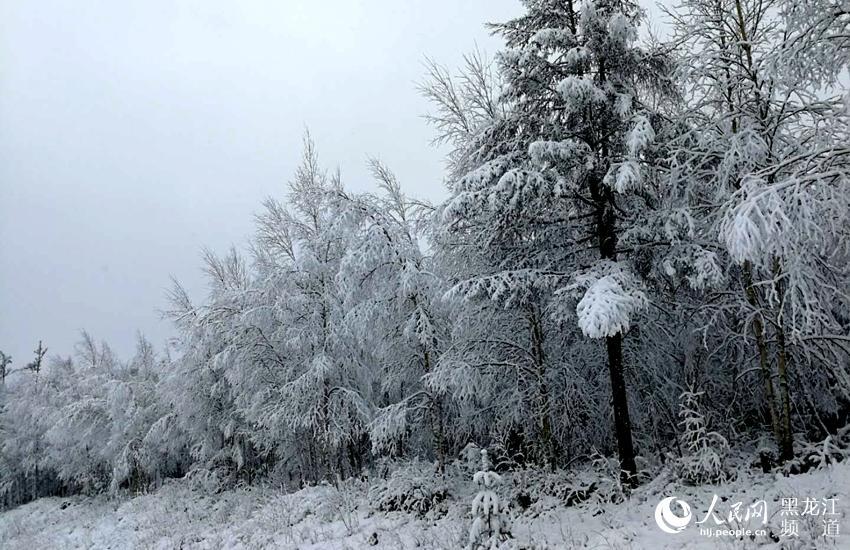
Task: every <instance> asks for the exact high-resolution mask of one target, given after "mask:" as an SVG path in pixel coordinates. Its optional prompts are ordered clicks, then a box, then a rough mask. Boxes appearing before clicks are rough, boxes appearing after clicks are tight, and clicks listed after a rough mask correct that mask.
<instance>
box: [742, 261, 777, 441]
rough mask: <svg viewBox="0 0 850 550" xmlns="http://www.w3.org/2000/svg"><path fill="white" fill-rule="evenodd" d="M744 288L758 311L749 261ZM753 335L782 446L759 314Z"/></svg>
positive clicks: (774, 423) (745, 269)
mask: <svg viewBox="0 0 850 550" xmlns="http://www.w3.org/2000/svg"><path fill="white" fill-rule="evenodd" d="M744 287H745V289H744V290H745V292H746V296H747V302H748V303H749V304H750V306H752V308H753V309H755V310H758V299H757V297H756V289H755V287H754V286H753V267H752V264H751V263H750V262H749V261H747V262H744ZM753 335H754V336H755V338H756V348H757V349H758V353H759V370H760V371H761V376H762V382H763V383H764V393H765V400H766V401H767V407H768V412H769V414H770V425H771V429H772V431H773V437H774V438H775V440H776V444H777V445H779V446H781V441H782V439H783V438H782V431H781V428H780V423H779V415H778V414H777V412H776V392H775V391H774V388H773V372H772V369H771V368H770V363H769V362H768V355H767V343H766V342H765V340H764V325H763V324H762V321H761V317H759V315H758V314H757V315H756V317H755V318H754V319H753Z"/></svg>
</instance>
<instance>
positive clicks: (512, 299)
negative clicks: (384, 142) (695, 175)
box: [444, 0, 672, 476]
mask: <svg viewBox="0 0 850 550" xmlns="http://www.w3.org/2000/svg"><path fill="white" fill-rule="evenodd" d="M525 5H526V7H527V14H526V15H524V16H522V17H520V18H517V19H515V20H512V21H509V22H507V23H503V24H499V25H496V26H495V30H496V32H498V33H499V34H501V35H502V36H504V37H505V39H506V41H507V45H508V49H507V50H506V51H505V52H503V53H502V54H501V55H500V56H499V64H500V73H501V77H502V79H503V80H504V89H503V90H502V94H501V96H500V98H501V99H500V102H501V105H502V109H501V110H500V111H498V112H497V114H496V116H495V117H494V118H492V119H491V122H489V123H488V124H483V125H482V126H481V127H480V128H479V129H478V130H477V133H476V135H475V137H473V138H471V139H469V140H467V141H466V142H465V144H464V146H465V148H466V152H465V153H464V154H463V155H456V156H458V157H463V158H469V159H471V161H468V162H467V165H469V166H470V167H471V168H470V169H469V170H468V171H467V172H466V173H465V174H464V175H463V176H462V177H459V178H457V179H456V180H454V181H453V182H452V183H451V186H452V198H451V199H450V201H449V202H448V204H447V205H446V207H445V212H444V220H445V224H446V225H447V226H448V228H449V230H450V231H452V232H454V234H455V235H457V236H459V240H461V239H462V242H464V243H469V244H471V245H473V248H474V247H477V248H478V249H479V250H480V251H481V254H482V255H483V256H485V257H487V258H489V260H490V265H489V266H488V268H487V270H486V271H484V272H483V273H480V274H477V275H473V276H472V277H469V278H467V279H466V280H462V281H460V282H459V284H458V285H457V286H456V287H455V288H456V293H457V294H460V295H465V296H468V297H473V296H486V297H488V298H490V299H495V300H497V301H498V302H500V303H502V304H509V305H510V306H511V307H518V308H519V311H521V312H522V314H524V315H525V316H527V317H528V319H529V330H530V332H531V344H532V345H531V348H532V349H533V350H536V351H532V354H533V356H534V354H535V353H536V356H534V359H533V364H534V365H535V367H533V368H535V369H537V370H538V371H539V372H540V375H538V379H539V380H541V381H545V380H546V378H547V377H548V375H547V374H545V373H547V372H548V371H549V370H551V366H547V364H548V361H547V359H546V358H545V357H544V356H543V355H541V354H540V351H541V350H544V349H545V344H543V343H544V342H545V341H546V340H547V339H549V338H550V337H551V336H550V335H548V334H547V333H546V331H544V330H541V327H543V325H544V324H545V322H546V321H544V318H547V317H548V318H552V319H554V320H557V321H559V322H561V323H563V325H562V326H563V327H564V328H565V329H566V330H570V329H569V328H567V327H569V325H570V324H571V323H575V325H573V326H577V327H578V328H579V329H580V331H581V333H582V334H583V335H584V337H586V338H589V339H593V340H596V339H599V340H602V341H603V342H604V347H605V350H606V352H605V353H606V359H605V363H606V365H607V368H608V372H609V375H610V388H611V392H612V397H613V399H612V403H613V408H614V426H615V430H614V432H615V434H616V437H615V438H616V441H617V447H618V452H619V455H620V460H621V464H622V468H623V470H624V472H625V473H626V475H627V476H633V475H634V474H635V473H636V471H637V467H636V464H635V450H634V445H633V441H632V426H631V424H632V422H631V418H630V415H629V406H628V392H627V385H626V377H625V370H626V365H627V363H626V362H624V353H623V337H624V335H625V334H626V333H627V332H628V331H629V329H630V327H631V326H632V324H633V322H634V319H635V318H636V316H637V315H638V313H639V312H640V311H641V310H642V309H643V308H645V306H646V304H647V301H648V298H647V295H646V291H645V289H644V287H643V283H642V281H641V275H640V273H639V270H637V269H636V266H635V263H634V262H635V261H636V259H637V257H638V255H637V254H636V253H635V252H634V251H635V250H636V249H637V248H639V246H636V245H633V246H629V247H625V246H623V243H621V242H620V240H621V237H622V236H623V235H624V234H627V233H628V232H629V229H630V228H631V227H632V226H634V225H637V224H645V223H646V221H645V220H644V219H642V218H643V217H644V216H643V214H644V213H645V211H646V210H647V209H652V207H653V206H654V205H655V204H656V203H657V201H658V197H659V194H661V192H662V189H660V188H659V184H658V183H657V181H656V178H655V169H656V164H657V159H658V157H659V152H658V151H659V147H660V144H662V143H663V142H664V139H663V136H664V134H663V128H662V126H663V122H662V119H661V118H660V117H659V116H658V114H657V113H656V111H655V110H654V108H653V106H654V105H656V104H658V103H659V102H660V101H663V98H664V94H665V93H667V92H668V91H670V90H671V89H672V86H671V83H670V81H669V77H670V75H669V73H668V72H667V69H666V58H665V56H663V55H662V54H661V53H658V52H653V51H648V50H645V49H642V48H640V47H638V46H637V45H636V40H637V28H638V25H639V23H640V20H641V17H642V13H641V11H640V10H639V8H638V7H637V6H636V5H635V4H634V3H632V2H627V1H598V2H581V3H579V2H575V3H574V2H570V1H567V2H564V1H552V0H533V1H532V0H529V1H526V2H525ZM502 111H503V113H502ZM568 339H569V340H571V341H574V340H576V338H573V337H568ZM538 393H539V395H540V396H541V397H542V396H545V395H547V394H548V391H546V384H545V382H543V383H542V384H541V385H540V390H539V392H538ZM547 408H548V409H551V407H547V406H546V404H545V402H543V409H542V410H543V411H544V412H542V415H543V417H544V418H546V417H547V416H548V415H549V412H548V410H547ZM542 433H545V429H544V430H542Z"/></svg>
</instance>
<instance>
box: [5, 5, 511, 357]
mask: <svg viewBox="0 0 850 550" xmlns="http://www.w3.org/2000/svg"><path fill="white" fill-rule="evenodd" d="M519 13H521V5H520V3H519V2H518V1H516V0H462V1H460V0H427V1H426V0H408V1H404V2H400V1H398V0H361V1H357V0H322V1H317V0H284V1H272V0H266V1H261V0H239V1H237V0H230V1H224V0H123V1H115V0H64V1H58V0H0V350H3V351H5V352H6V353H10V354H11V355H12V356H13V358H14V365H16V366H20V365H21V364H23V363H24V362H26V361H29V360H30V358H31V354H32V350H33V349H34V348H35V346H36V344H37V341H38V340H39V339H43V340H44V342H45V344H46V345H47V346H48V348H49V350H50V353H51V354H53V353H60V354H63V355H66V354H69V353H71V351H72V349H73V343H74V342H75V341H76V340H77V338H78V335H79V331H80V330H81V329H86V330H88V331H89V332H90V333H92V334H93V335H94V336H95V337H96V338H98V339H103V340H106V341H107V342H109V343H110V345H111V346H112V347H113V348H114V349H115V350H116V351H117V352H119V354H120V355H122V356H127V355H128V354H129V353H131V352H132V348H133V341H134V339H135V333H136V331H137V330H141V331H142V332H144V333H145V334H146V335H148V337H149V338H150V339H151V340H153V341H154V343H156V344H158V345H159V344H162V343H163V342H164V341H165V340H166V338H167V337H168V336H169V334H170V333H171V331H170V327H169V325H168V323H167V322H165V321H160V320H159V315H158V313H157V310H158V308H162V307H164V291H165V289H166V288H167V287H168V286H169V275H174V276H175V277H177V278H178V279H179V280H181V281H182V282H184V283H185V285H186V287H187V288H188V289H189V290H190V292H191V293H192V294H193V296H195V297H198V298H200V297H202V296H203V295H204V292H205V290H204V287H203V282H202V278H201V274H200V259H199V257H200V254H199V252H200V249H201V247H202V246H205V245H206V246H209V247H211V248H212V249H214V250H219V251H224V250H226V248H227V247H229V246H230V245H231V244H235V245H236V246H238V247H241V246H244V244H245V243H246V242H247V240H248V238H249V236H250V234H251V232H252V230H253V225H252V216H253V214H254V213H255V212H256V211H257V209H258V208H259V205H260V201H261V200H262V199H263V198H264V197H266V196H269V195H273V196H278V197H281V196H283V194H284V193H285V185H286V182H287V181H288V179H289V177H290V175H291V174H292V172H293V171H294V169H295V166H296V164H297V162H298V160H299V155H300V149H301V137H302V133H303V130H304V128H305V127H309V128H310V130H311V133H312V134H313V136H314V138H315V140H316V142H317V144H318V147H319V154H320V157H321V159H322V160H323V161H324V163H325V164H327V165H328V166H329V167H336V166H339V167H340V169H341V171H342V175H343V180H344V182H345V184H346V185H347V186H348V187H350V188H352V189H357V190H362V189H367V188H369V186H370V185H371V182H370V181H369V177H368V175H367V171H366V169H365V165H364V161H365V158H366V157H367V155H375V156H378V157H380V158H381V159H382V160H384V161H385V162H386V163H387V164H389V165H390V166H391V167H392V168H393V169H394V170H395V171H396V173H397V174H398V175H399V177H400V179H401V181H402V182H403V184H404V186H405V187H406V189H407V191H408V193H409V194H412V195H417V196H421V197H425V198H428V199H438V198H440V197H441V196H442V195H443V187H442V162H441V156H442V155H441V152H440V151H439V150H436V149H434V148H432V147H430V145H429V143H430V139H431V137H432V135H433V134H432V132H431V129H430V128H429V127H428V126H427V125H426V124H425V122H424V121H423V120H422V119H421V115H422V114H424V113H425V112H426V111H427V110H428V108H429V107H428V104H427V102H425V101H424V100H423V99H422V98H421V97H420V96H419V95H418V94H417V92H416V89H415V83H416V82H417V81H419V80H421V78H422V76H423V73H424V69H423V66H422V61H423V58H424V56H426V55H427V56H429V57H432V58H434V59H435V60H437V61H439V62H441V63H443V64H445V65H448V66H451V67H454V66H457V65H459V63H460V58H461V55H462V54H463V53H464V52H468V51H470V50H472V49H473V48H474V47H475V44H476V43H477V44H478V45H479V47H480V48H481V49H484V50H485V51H488V52H491V53H492V52H494V51H496V50H497V49H498V46H499V42H498V41H497V40H496V39H494V38H491V37H490V36H489V35H488V33H487V32H486V30H485V29H484V27H483V23H484V22H486V21H501V20H504V19H506V18H509V17H512V16H514V15H517V14H519Z"/></svg>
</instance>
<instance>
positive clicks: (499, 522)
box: [468, 449, 511, 550]
mask: <svg viewBox="0 0 850 550" xmlns="http://www.w3.org/2000/svg"><path fill="white" fill-rule="evenodd" d="M473 482H474V483H475V485H476V486H477V487H478V493H477V494H476V495H475V498H474V499H473V501H472V517H473V520H472V525H471V526H470V528H469V546H468V548H469V550H498V549H499V548H507V545H505V544H504V543H505V541H506V540H508V539H510V537H511V521H510V517H509V515H508V505H507V503H506V502H503V501H502V498H501V497H500V496H499V494H498V492H497V489H498V487H499V484H501V483H502V476H500V475H499V474H498V473H496V472H494V471H493V470H492V467H491V464H490V458H489V457H488V456H487V449H481V469H480V470H479V471H477V472H475V476H473Z"/></svg>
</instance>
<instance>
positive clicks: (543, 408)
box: [528, 305, 558, 470]
mask: <svg viewBox="0 0 850 550" xmlns="http://www.w3.org/2000/svg"><path fill="white" fill-rule="evenodd" d="M528 320H529V326H530V328H531V349H532V353H533V356H534V362H535V365H534V370H535V372H536V374H537V397H538V399H539V401H540V403H539V409H538V411H537V425H538V427H539V429H540V439H541V443H542V447H543V454H544V456H545V457H546V462H547V465H548V466H549V467H550V468H551V469H552V470H554V469H555V465H556V463H557V454H558V451H557V449H556V444H555V438H554V434H553V430H552V405H551V402H550V400H549V385H548V383H547V382H546V352H545V350H544V349H543V338H544V336H543V328H542V327H541V325H540V315H539V313H538V311H537V308H536V307H535V306H534V305H532V306H530V307H529V313H528Z"/></svg>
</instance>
